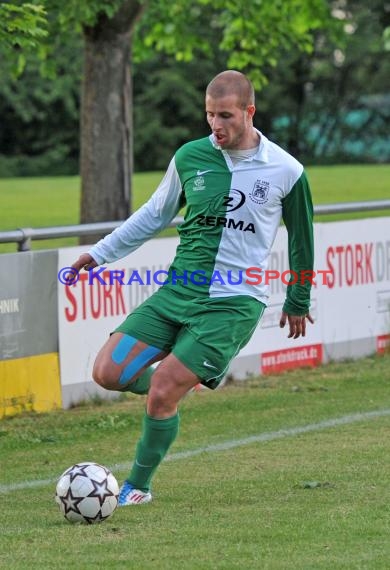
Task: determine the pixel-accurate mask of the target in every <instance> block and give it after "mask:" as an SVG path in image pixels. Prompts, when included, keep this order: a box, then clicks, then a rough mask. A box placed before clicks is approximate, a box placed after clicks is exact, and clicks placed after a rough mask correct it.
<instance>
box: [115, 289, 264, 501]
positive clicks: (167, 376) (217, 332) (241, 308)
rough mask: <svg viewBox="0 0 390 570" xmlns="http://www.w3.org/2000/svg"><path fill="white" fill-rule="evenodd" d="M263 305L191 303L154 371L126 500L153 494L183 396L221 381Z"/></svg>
mask: <svg viewBox="0 0 390 570" xmlns="http://www.w3.org/2000/svg"><path fill="white" fill-rule="evenodd" d="M263 310H264V305H263V304H262V303H259V302H258V301H256V300H255V299H253V298H249V297H242V298H241V299H238V298H228V299H207V300H201V301H199V302H197V301H194V303H193V306H192V307H191V308H189V307H187V312H191V318H190V319H189V320H187V324H186V326H185V327H183V328H182V330H181V331H180V333H179V334H178V336H177V339H176V341H175V344H174V346H173V349H172V353H171V354H169V355H168V356H167V357H166V358H164V360H163V361H162V362H161V363H160V364H159V365H158V367H157V369H156V371H155V372H154V374H153V376H152V383H151V387H150V391H149V395H148V400H147V410H146V414H145V417H144V422H143V431H142V436H141V438H140V440H139V441H138V444H137V449H136V457H135V461H134V463H133V466H132V469H131V472H130V474H129V476H128V478H127V480H126V481H125V483H124V485H123V487H122V489H121V494H120V499H119V504H120V505H121V506H125V505H133V504H139V503H146V502H149V501H150V500H151V498H152V496H151V493H150V485H151V480H152V477H153V475H154V473H155V472H156V470H157V467H158V466H159V464H160V463H161V461H162V459H163V458H164V457H165V455H166V453H167V451H168V449H169V447H170V445H171V444H172V443H173V441H174V439H175V437H176V435H177V431H178V426H179V416H178V413H177V406H178V403H179V401H180V400H181V398H182V397H183V396H184V395H185V394H186V393H187V392H188V390H190V389H191V388H192V387H194V386H195V385H196V384H197V383H198V382H199V380H201V381H202V383H204V384H205V385H207V386H209V387H211V388H215V387H216V386H217V385H218V383H219V382H220V380H221V379H222V378H223V376H224V374H225V373H226V371H227V369H228V366H229V363H230V361H231V360H232V358H233V357H234V356H235V355H236V354H237V352H238V351H239V350H240V348H242V347H243V346H244V345H245V344H246V343H247V342H248V340H249V339H250V337H251V336H252V334H253V331H254V329H255V327H256V325H257V323H258V321H259V319H260V317H261V315H262V313H263Z"/></svg>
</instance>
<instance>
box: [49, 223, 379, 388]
mask: <svg viewBox="0 0 390 570" xmlns="http://www.w3.org/2000/svg"><path fill="white" fill-rule="evenodd" d="M177 245H178V239H177V238H161V239H155V240H153V241H150V242H148V243H146V244H144V245H143V246H142V247H141V248H139V249H138V250H137V251H135V252H134V253H132V254H131V255H129V256H127V257H125V258H123V259H121V260H120V261H118V262H115V263H112V264H109V265H108V266H107V268H106V269H102V268H99V273H98V277H95V278H94V279H93V283H92V284H91V283H90V282H89V280H90V276H89V273H88V272H82V273H81V274H80V278H79V280H78V281H77V283H75V284H74V285H71V286H64V285H61V284H60V285H59V298H58V311H59V352H60V367H61V384H62V386H71V385H72V384H80V383H85V382H91V371H92V366H93V362H94V359H95V356H96V354H97V352H98V350H99V348H100V347H101V346H102V345H103V344H104V342H105V341H106V339H107V338H108V335H109V333H110V332H111V331H112V330H113V329H114V328H115V327H116V326H117V325H118V324H119V323H121V322H122V321H123V320H124V318H125V317H126V315H127V314H128V313H130V312H131V311H132V310H133V309H135V308H136V307H137V306H138V305H139V304H140V303H142V301H143V300H144V299H146V298H147V297H149V296H150V295H151V294H152V293H153V291H155V290H156V289H157V287H158V286H159V284H158V281H159V279H161V283H162V282H163V281H164V279H165V274H164V271H165V270H166V269H167V268H168V266H169V264H170V263H171V261H172V259H173V258H174V255H175V251H176V247H177ZM85 250H86V248H85V247H77V248H67V249H61V250H60V251H59V256H58V263H59V265H58V270H59V276H60V277H61V275H62V274H61V271H64V268H66V267H69V266H70V265H71V264H72V263H73V262H74V261H75V260H76V259H77V258H78V256H79V255H80V253H82V252H84V251H85ZM315 251H316V257H315V264H314V270H315V275H314V276H313V279H314V284H315V285H314V286H313V289H312V301H311V314H312V316H313V317H314V319H315V324H314V325H311V324H309V323H308V324H307V334H306V337H304V338H299V339H297V340H293V339H288V338H287V335H288V326H287V325H286V327H285V329H280V328H279V319H280V314H281V309H282V306H283V302H284V299H285V289H286V285H285V284H284V283H283V279H282V273H283V272H284V271H287V270H288V255H287V234H286V230H285V228H283V227H281V228H280V229H279V231H278V234H277V237H276V240H275V244H274V247H273V251H272V254H271V258H270V264H269V271H270V273H269V275H268V281H269V284H270V299H269V306H268V308H267V309H266V311H265V313H264V316H263V319H262V321H261V323H260V325H259V327H258V328H257V330H256V331H255V334H254V335H253V337H252V339H251V341H250V342H249V344H248V345H247V346H246V347H245V348H244V349H243V350H242V351H241V353H240V354H239V355H238V357H237V359H240V358H242V357H250V358H251V362H252V370H251V372H252V373H255V374H256V373H260V372H263V373H270V372H277V371H280V370H284V369H286V368H293V367H297V366H315V365H317V364H319V363H321V362H322V361H323V359H324V358H326V359H329V358H340V357H344V358H345V357H350V356H355V355H356V350H355V352H354V351H351V347H353V346H355V345H356V346H361V344H360V345H359V342H360V343H364V342H366V341H367V339H370V343H368V344H369V346H373V347H376V349H377V351H378V352H381V351H383V350H384V348H385V347H386V346H387V344H388V343H389V342H390V336H389V334H390V218H372V219H363V220H354V221H349V222H334V223H327V224H316V225H315ZM96 271H97V270H95V272H96ZM114 271H117V272H118V273H117V274H116V275H117V277H118V278H117V279H115V278H113V276H114V275H115V273H114ZM159 271H161V272H162V273H161V274H159V273H158V272H159ZM99 276H100V279H99ZM109 279H111V280H112V283H111V284H109V285H107V282H108V281H109ZM100 280H101V282H100ZM284 281H288V276H287V277H286V278H285V279H284ZM356 343H358V344H356ZM340 347H341V348H340ZM374 349H375V348H374ZM371 352H373V350H372V351H371ZM243 360H245V359H244V358H243ZM247 361H248V359H247ZM253 363H254V364H253ZM237 370H239V367H238V368H237V366H235V371H237ZM246 372H248V370H244V368H243V374H242V377H245V373H246ZM235 373H236V372H235ZM236 375H237V376H238V377H239V374H237V373H236Z"/></svg>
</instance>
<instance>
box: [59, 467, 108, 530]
mask: <svg viewBox="0 0 390 570" xmlns="http://www.w3.org/2000/svg"><path fill="white" fill-rule="evenodd" d="M118 495H119V487H118V482H117V480H116V479H115V477H114V475H113V474H112V473H111V471H110V470H109V469H107V467H104V466H103V465H99V464H98V463H92V462H89V461H86V462H83V463H76V465H72V467H69V469H67V470H66V471H64V472H63V474H62V475H61V476H60V478H59V479H58V482H57V487H56V495H55V500H56V502H57V503H58V505H59V507H60V511H61V513H62V514H63V515H64V517H65V518H66V520H68V521H69V522H71V523H86V524H94V523H98V522H102V521H104V520H105V519H108V517H110V516H111V515H112V513H113V512H114V511H115V509H116V507H117V505H118Z"/></svg>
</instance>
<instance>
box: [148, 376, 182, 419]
mask: <svg viewBox="0 0 390 570" xmlns="http://www.w3.org/2000/svg"><path fill="white" fill-rule="evenodd" d="M177 404H178V399H177V398H176V397H175V391H174V390H172V386H170V379H169V378H163V377H161V373H159V372H158V369H157V371H156V372H155V373H154V375H153V379H152V384H151V387H150V389H149V395H148V401H147V406H146V408H147V413H148V414H149V415H150V416H152V417H164V416H170V415H173V414H174V413H175V410H176V408H177Z"/></svg>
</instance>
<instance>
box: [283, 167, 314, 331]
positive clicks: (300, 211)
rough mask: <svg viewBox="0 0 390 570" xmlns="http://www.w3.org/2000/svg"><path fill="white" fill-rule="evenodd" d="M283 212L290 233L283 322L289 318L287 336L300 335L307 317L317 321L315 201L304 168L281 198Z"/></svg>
mask: <svg viewBox="0 0 390 570" xmlns="http://www.w3.org/2000/svg"><path fill="white" fill-rule="evenodd" d="M282 216H283V221H284V223H285V225H286V228H287V233H288V259H289V266H290V271H291V279H290V284H289V285H288V287H287V294H286V300H285V302H284V305H283V309H282V316H281V319H280V326H281V327H282V328H283V327H284V326H285V324H286V322H288V324H289V334H288V337H289V338H298V337H300V336H305V334H306V319H307V320H308V321H309V322H310V323H313V322H314V321H313V318H312V317H311V315H310V312H309V309H310V291H311V286H312V282H313V275H314V274H313V264H314V238H313V202H312V198H311V192H310V186H309V182H308V180H307V177H306V174H305V172H304V171H303V172H302V174H301V176H300V177H299V178H298V180H297V181H296V183H295V184H294V186H293V187H292V189H291V191H290V192H289V193H288V194H287V196H286V197H285V198H283V200H282Z"/></svg>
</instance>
